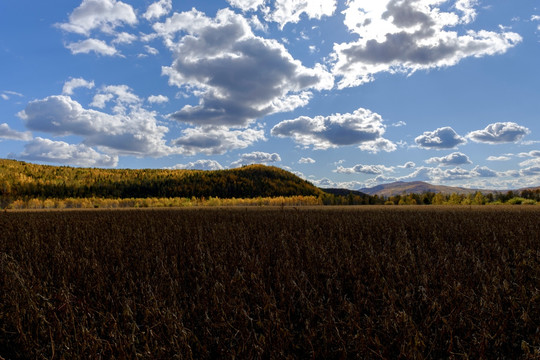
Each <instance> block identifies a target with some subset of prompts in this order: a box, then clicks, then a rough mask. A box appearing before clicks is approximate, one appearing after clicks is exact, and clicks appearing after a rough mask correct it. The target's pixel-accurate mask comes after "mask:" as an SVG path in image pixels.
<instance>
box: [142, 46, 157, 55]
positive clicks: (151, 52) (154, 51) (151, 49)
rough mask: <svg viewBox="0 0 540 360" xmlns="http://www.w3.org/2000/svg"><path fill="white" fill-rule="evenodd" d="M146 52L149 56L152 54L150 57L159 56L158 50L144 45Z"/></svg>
mask: <svg viewBox="0 0 540 360" xmlns="http://www.w3.org/2000/svg"><path fill="white" fill-rule="evenodd" d="M144 50H145V51H146V52H147V53H148V54H150V55H157V54H159V51H158V49H156V48H153V47H151V46H148V45H144Z"/></svg>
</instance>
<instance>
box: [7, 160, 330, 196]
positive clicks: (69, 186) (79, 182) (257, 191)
mask: <svg viewBox="0 0 540 360" xmlns="http://www.w3.org/2000/svg"><path fill="white" fill-rule="evenodd" d="M296 195H302V196H320V195H323V191H322V190H321V189H319V188H317V187H316V186H314V185H313V184H311V183H309V182H308V181H305V180H303V179H301V178H299V177H298V176H296V175H294V174H292V173H291V172H288V171H286V170H283V169H280V168H277V167H273V166H265V165H249V166H243V167H241V168H236V169H228V170H214V171H203V170H164V169H90V168H75V167H69V166H49V165H37V164H31V163H26V162H22V161H15V160H5V159H0V200H1V198H12V199H14V198H28V197H30V198H32V197H39V198H70V197H73V198H89V197H102V198H120V199H124V198H148V197H158V198H164V197H187V198H191V197H193V196H194V197H197V198H201V197H205V198H208V197H219V198H256V197H278V196H296Z"/></svg>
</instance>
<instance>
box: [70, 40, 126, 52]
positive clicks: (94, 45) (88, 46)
mask: <svg viewBox="0 0 540 360" xmlns="http://www.w3.org/2000/svg"><path fill="white" fill-rule="evenodd" d="M66 47H67V48H68V49H69V50H70V51H71V53H72V54H73V55H77V54H88V53H91V52H95V53H96V54H98V55H103V56H122V55H121V54H120V53H119V52H118V50H116V48H115V47H113V46H109V45H107V43H106V42H105V41H102V40H98V39H86V40H81V41H78V42H75V43H71V44H67V45H66Z"/></svg>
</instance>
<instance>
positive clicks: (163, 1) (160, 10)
mask: <svg viewBox="0 0 540 360" xmlns="http://www.w3.org/2000/svg"><path fill="white" fill-rule="evenodd" d="M171 10H172V0H160V1H157V2H155V3H153V4H151V5H150V6H149V7H148V9H147V10H146V12H145V13H144V14H143V17H144V18H145V19H146V20H148V21H151V20H154V19H159V18H160V17H162V16H165V15H167V14H168V13H170V12H171Z"/></svg>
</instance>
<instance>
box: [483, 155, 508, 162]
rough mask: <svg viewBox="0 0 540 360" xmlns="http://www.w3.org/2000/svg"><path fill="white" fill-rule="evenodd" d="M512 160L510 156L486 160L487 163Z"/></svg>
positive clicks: (492, 157)
mask: <svg viewBox="0 0 540 360" xmlns="http://www.w3.org/2000/svg"><path fill="white" fill-rule="evenodd" d="M511 159H512V158H511V157H509V156H504V155H503V156H489V157H488V158H487V159H486V160H487V161H508V160H511Z"/></svg>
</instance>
